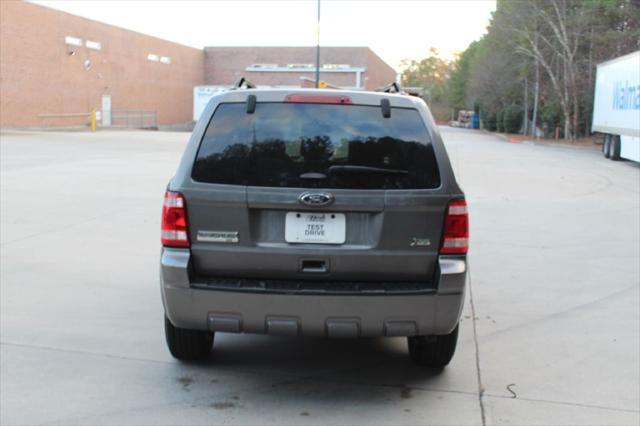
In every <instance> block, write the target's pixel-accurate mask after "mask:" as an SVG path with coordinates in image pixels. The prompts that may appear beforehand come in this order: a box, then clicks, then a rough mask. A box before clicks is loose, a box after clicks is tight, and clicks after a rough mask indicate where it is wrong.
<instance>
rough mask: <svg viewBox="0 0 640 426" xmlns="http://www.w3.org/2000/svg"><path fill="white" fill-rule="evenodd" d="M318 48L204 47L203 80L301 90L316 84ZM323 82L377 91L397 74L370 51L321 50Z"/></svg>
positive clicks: (211, 82)
mask: <svg viewBox="0 0 640 426" xmlns="http://www.w3.org/2000/svg"><path fill="white" fill-rule="evenodd" d="M315 62H316V48H315V47H205V48H204V67H205V71H204V80H205V84H207V85H214V86H215V85H224V84H229V83H230V82H233V81H235V80H237V79H238V78H240V77H243V76H244V77H246V78H247V79H249V80H251V81H252V82H253V83H255V84H257V85H264V86H285V87H300V86H301V85H302V84H303V82H304V81H309V80H311V81H313V82H315ZM320 64H321V70H320V79H321V80H324V81H326V82H328V83H330V84H332V85H335V86H340V87H344V88H350V89H365V90H375V89H377V88H378V87H381V86H384V85H386V84H389V83H391V82H393V81H395V79H396V72H395V70H394V69H393V68H391V67H390V66H389V65H387V64H386V63H385V62H384V61H383V60H382V59H380V58H379V57H378V56H377V55H376V54H375V53H373V51H372V50H371V49H369V48H368V47H324V46H323V47H321V49H320Z"/></svg>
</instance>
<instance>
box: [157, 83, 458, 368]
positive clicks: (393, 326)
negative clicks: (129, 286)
mask: <svg viewBox="0 0 640 426" xmlns="http://www.w3.org/2000/svg"><path fill="white" fill-rule="evenodd" d="M467 248H468V216H467V206H466V203H465V201H464V194H463V192H462V190H461V189H460V187H459V186H458V184H457V183H456V180H455V177H454V174H453V171H452V169H451V165H450V163H449V159H448V157H447V153H446V151H445V148H444V145H443V143H442V140H441V138H440V135H439V133H438V130H437V128H436V126H435V123H434V120H433V118H432V116H431V114H430V112H429V109H428V108H427V106H426V104H425V103H424V102H423V101H422V100H421V99H419V98H416V97H412V96H408V95H405V94H402V93H396V94H394V93H388V92H362V91H342V90H317V89H296V90H272V89H268V90H267V89H255V88H249V89H242V90H240V89H237V90H230V91H227V92H224V93H221V94H219V95H217V96H215V97H214V98H213V99H212V100H211V101H210V102H209V104H208V106H207V107H206V109H205V111H204V113H203V114H202V117H201V118H200V120H199V121H198V123H197V124H196V126H195V129H194V131H193V134H192V136H191V139H190V141H189V143H188V145H187V147H186V149H185V152H184V155H183V157H182V160H181V162H180V165H179V167H178V170H177V172H176V175H175V177H174V178H173V179H172V180H171V182H170V183H169V185H168V187H167V192H166V194H165V197H164V205H163V211H162V254H161V260H160V280H161V290H162V301H163V304H164V311H165V331H166V339H167V345H168V347H169V350H170V351H171V354H172V355H173V356H174V357H176V358H178V359H181V360H196V359H202V358H206V357H207V356H208V355H209V353H210V351H211V347H212V344H213V337H214V333H215V332H228V333H261V334H271V335H281V336H299V335H309V336H325V337H330V338H355V337H369V336H389V337H392V336H407V338H408V348H409V354H410V356H411V359H412V360H414V361H416V362H418V363H420V364H423V365H427V366H430V367H443V366H445V365H447V364H448V363H449V361H450V360H451V358H452V356H453V353H454V351H455V347H456V341H457V336H458V321H459V318H460V314H461V310H462V305H463V300H464V292H465V279H466V270H467V268H466V253H467Z"/></svg>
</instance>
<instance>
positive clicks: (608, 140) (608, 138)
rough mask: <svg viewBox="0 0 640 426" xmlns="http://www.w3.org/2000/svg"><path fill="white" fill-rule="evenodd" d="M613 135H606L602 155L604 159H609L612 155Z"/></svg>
mask: <svg viewBox="0 0 640 426" xmlns="http://www.w3.org/2000/svg"><path fill="white" fill-rule="evenodd" d="M610 150H611V135H604V143H603V144H602V155H604V158H609V156H610V155H611V152H610Z"/></svg>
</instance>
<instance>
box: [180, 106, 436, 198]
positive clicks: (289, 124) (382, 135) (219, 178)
mask: <svg viewBox="0 0 640 426" xmlns="http://www.w3.org/2000/svg"><path fill="white" fill-rule="evenodd" d="M192 177H193V179H194V180H196V181H199V182H206V183H221V184H231V185H248V186H269V187H300V188H309V187H311V188H350V189H421V188H437V187H438V186H440V174H439V172H438V167H437V163H436V158H435V155H434V152H433V146H432V144H431V141H430V140H429V136H428V133H427V130H426V128H425V125H424V122H423V120H422V118H421V117H420V115H419V113H418V111H417V110H415V109H409V108H392V111H391V117H390V118H384V117H383V116H382V113H381V110H380V107H377V106H364V105H326V104H301V103H259V104H257V106H256V110H255V112H254V113H253V114H248V113H247V112H246V104H244V103H226V104H220V105H219V106H218V108H217V109H216V111H215V113H214V115H213V117H212V119H211V121H210V122H209V125H208V127H207V130H206V132H205V135H204V137H203V139H202V141H201V143H200V148H199V150H198V155H197V157H196V160H195V163H194V166H193V171H192Z"/></svg>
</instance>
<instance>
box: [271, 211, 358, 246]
mask: <svg viewBox="0 0 640 426" xmlns="http://www.w3.org/2000/svg"><path fill="white" fill-rule="evenodd" d="M345 235H346V219H345V216H344V214H343V213H308V212H288V213H287V216H286V220H285V226H284V239H285V241H286V242H288V243H311V244H343V243H344V241H345Z"/></svg>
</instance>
